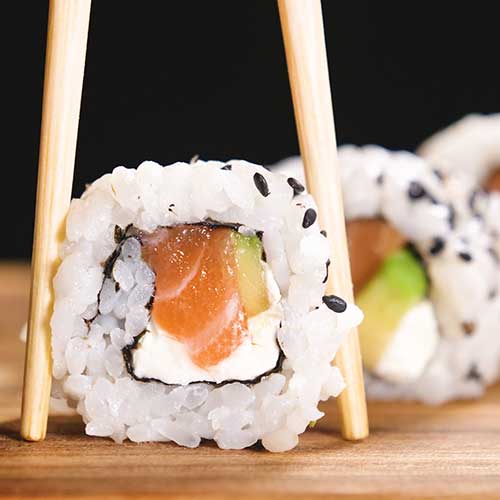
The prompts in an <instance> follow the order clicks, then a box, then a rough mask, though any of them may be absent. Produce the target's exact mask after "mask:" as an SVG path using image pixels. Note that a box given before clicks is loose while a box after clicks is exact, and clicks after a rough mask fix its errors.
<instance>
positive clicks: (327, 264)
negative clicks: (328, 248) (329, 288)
mask: <svg viewBox="0 0 500 500" xmlns="http://www.w3.org/2000/svg"><path fill="white" fill-rule="evenodd" d="M330 264H331V261H330V259H328V260H327V261H326V276H325V279H324V280H323V283H326V282H327V281H328V268H329V267H330Z"/></svg>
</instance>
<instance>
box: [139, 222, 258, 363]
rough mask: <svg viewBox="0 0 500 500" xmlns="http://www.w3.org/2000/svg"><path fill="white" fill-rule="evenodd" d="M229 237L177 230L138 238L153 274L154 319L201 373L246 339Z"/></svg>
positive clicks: (224, 231) (203, 229)
mask: <svg viewBox="0 0 500 500" xmlns="http://www.w3.org/2000/svg"><path fill="white" fill-rule="evenodd" d="M232 232H233V231H232V230H231V229H229V228H225V227H208V226H201V225H199V226H195V225H180V226H175V227H172V228H161V229H158V230H156V231H155V232H154V233H152V234H150V235H146V236H145V237H143V239H142V241H143V248H142V255H143V258H144V260H145V261H146V262H147V263H148V265H149V266H150V267H151V268H152V269H153V271H154V272H155V274H156V292H155V298H154V302H153V308H152V311H151V315H152V318H153V320H154V322H155V323H156V324H157V325H158V326H159V327H160V328H162V329H163V330H165V331H167V332H168V334H169V335H170V336H171V337H173V338H174V339H176V340H177V341H179V342H182V343H183V344H184V345H185V346H186V347H187V349H188V352H189V353H190V356H191V359H192V360H193V362H194V363H195V364H196V365H198V366H200V367H201V368H207V367H209V366H213V365H216V364H217V363H219V362H221V361H222V360H224V359H226V358H227V357H228V356H229V355H230V354H231V353H232V352H233V351H234V350H235V349H236V348H237V347H238V346H239V345H240V344H241V343H242V342H243V340H244V339H245V338H246V336H247V335H248V328H247V315H246V313H245V310H244V307H243V304H242V301H241V297H240V293H239V289H238V273H237V262H236V255H235V249H234V240H233V235H232Z"/></svg>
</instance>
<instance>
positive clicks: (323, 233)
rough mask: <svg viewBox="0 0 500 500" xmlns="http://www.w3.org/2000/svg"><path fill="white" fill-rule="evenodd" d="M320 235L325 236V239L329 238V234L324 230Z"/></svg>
mask: <svg viewBox="0 0 500 500" xmlns="http://www.w3.org/2000/svg"><path fill="white" fill-rule="evenodd" d="M319 234H321V235H323V236H324V237H325V238H328V234H327V232H326V231H325V230H324V229H322V230H321V231H320V232H319Z"/></svg>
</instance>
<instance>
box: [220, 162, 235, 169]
mask: <svg viewBox="0 0 500 500" xmlns="http://www.w3.org/2000/svg"><path fill="white" fill-rule="evenodd" d="M232 168H233V166H232V165H231V164H229V163H228V164H227V165H224V166H223V167H221V170H232Z"/></svg>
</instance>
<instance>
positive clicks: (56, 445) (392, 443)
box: [0, 264, 500, 499]
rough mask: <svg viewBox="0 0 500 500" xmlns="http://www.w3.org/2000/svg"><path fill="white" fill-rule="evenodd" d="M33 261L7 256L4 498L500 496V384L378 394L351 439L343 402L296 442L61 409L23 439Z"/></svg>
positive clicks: (0, 415)
mask: <svg viewBox="0 0 500 500" xmlns="http://www.w3.org/2000/svg"><path fill="white" fill-rule="evenodd" d="M28 291H29V270H28V268H27V266H22V265H19V264H0V340H1V346H2V348H1V349H0V498H42V497H43V498H66V497H71V498H72V499H78V498H109V499H111V498H113V499H115V498H116V499H118V498H131V499H138V498H179V499H188V498H210V499H212V498H213V499H215V498H224V499H232V498H294V499H295V498H317V497H332V496H334V495H335V497H337V498H347V497H349V498H399V497H401V496H405V497H406V498H445V497H448V498H492V499H493V498H500V386H497V387H496V388H493V389H491V390H490V391H489V392H488V393H487V395H486V396H485V397H484V398H483V399H482V400H480V401H478V402H461V403H453V404H449V405H446V406H444V407H441V408H433V407H425V406H421V405H417V404H408V403H407V404H384V403H370V404H369V407H368V408H369V414H370V420H371V425H372V427H371V428H372V432H371V436H370V438H368V439H367V440H365V441H363V442H358V443H352V442H346V441H343V440H342V439H341V438H340V437H339V436H338V415H337V410H336V405H335V403H334V402H333V401H332V402H330V403H327V404H325V405H323V408H322V409H323V410H324V411H326V412H327V416H326V417H325V418H323V419H322V420H320V422H319V423H318V425H317V426H316V427H315V428H314V429H312V430H309V431H308V432H307V433H306V434H304V435H303V436H302V437H301V441H300V445H299V447H298V448H297V449H296V450H293V451H291V452H287V453H284V454H276V455H274V454H271V453H268V452H265V451H263V450H259V449H256V448H254V449H250V450H244V451H221V450H218V449H217V448H215V447H214V446H213V445H211V444H204V445H203V446H201V447H200V448H198V449H196V450H189V449H184V448H179V447H177V446H175V445H171V444H168V443H151V444H133V443H125V444H123V445H115V444H114V443H113V442H111V441H108V440H106V439H99V438H90V437H87V436H85V435H84V434H83V425H82V424H81V422H80V421H79V419H78V418H76V417H51V418H50V420H49V428H48V435H47V439H46V440H45V441H43V442H39V443H28V442H23V441H21V440H19V437H18V432H19V411H20V402H21V398H20V395H21V378H22V360H23V346H22V344H21V343H20V342H19V339H18V333H19V329H20V328H21V325H22V323H23V322H24V321H25V318H26V315H27V310H28Z"/></svg>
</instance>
